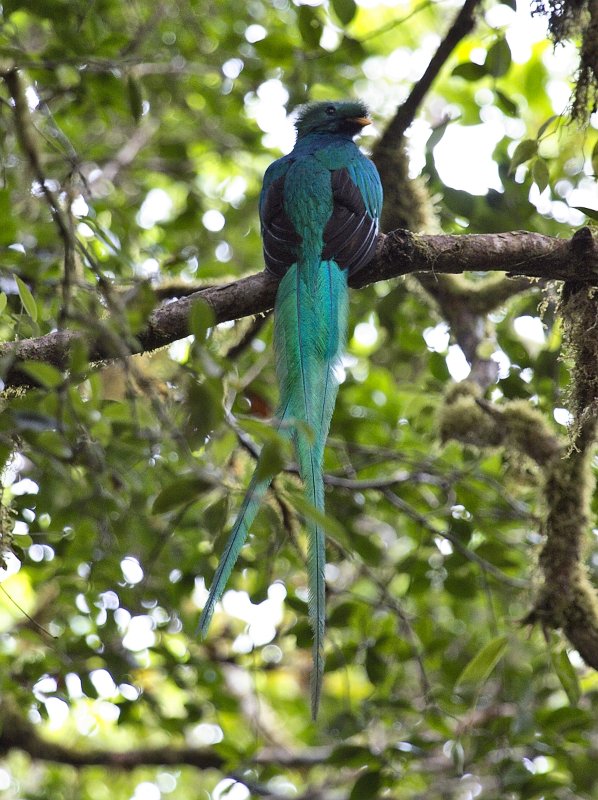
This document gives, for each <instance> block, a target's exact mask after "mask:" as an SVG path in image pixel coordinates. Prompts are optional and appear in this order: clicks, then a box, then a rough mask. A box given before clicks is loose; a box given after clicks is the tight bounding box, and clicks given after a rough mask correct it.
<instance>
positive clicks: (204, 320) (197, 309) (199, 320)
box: [189, 299, 216, 343]
mask: <svg viewBox="0 0 598 800" xmlns="http://www.w3.org/2000/svg"><path fill="white" fill-rule="evenodd" d="M215 322H216V319H215V316H214V309H213V308H212V307H211V306H209V305H208V304H207V303H206V301H205V300H200V299H197V300H194V301H193V305H192V306H191V311H190V312H189V330H190V332H191V333H192V334H193V336H195V342H196V343H199V342H204V341H205V340H206V336H207V334H208V331H209V329H210V328H213V327H214V324H215Z"/></svg>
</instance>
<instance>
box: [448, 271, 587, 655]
mask: <svg viewBox="0 0 598 800" xmlns="http://www.w3.org/2000/svg"><path fill="white" fill-rule="evenodd" d="M597 300H598V292H597V291H596V290H595V289H594V288H588V287H587V286H583V285H582V284H579V283H567V284H565V286H564V288H563V294H562V300H561V313H562V316H563V323H564V329H565V335H566V343H567V349H568V355H569V356H570V358H571V359H572V376H571V390H570V403H569V404H570V408H571V411H572V413H573V416H574V423H573V428H572V439H571V442H567V440H566V439H565V438H564V437H560V436H558V435H557V434H555V433H553V432H552V430H551V428H550V426H549V425H548V422H547V421H546V419H545V418H544V416H543V415H542V414H541V413H540V412H539V411H538V410H537V409H535V408H533V407H531V406H530V405H529V403H527V402H525V401H521V400H515V401H512V402H507V403H504V404H503V405H501V406H497V405H495V404H493V403H489V402H488V401H486V400H484V399H483V398H482V396H481V391H480V388H479V387H478V386H477V385H476V384H474V383H471V382H469V381H464V382H463V383H459V384H456V385H455V386H452V387H451V388H450V389H449V391H448V392H447V395H446V402H445V404H444V406H443V408H442V410H441V414H440V436H441V439H442V440H443V441H447V440H448V439H455V440H457V441H460V442H463V443H465V444H469V445H474V446H477V447H481V448H486V447H507V448H510V449H515V450H517V451H518V452H520V453H522V454H524V455H526V456H528V457H529V458H531V459H532V460H533V461H534V462H535V463H536V464H537V465H538V467H539V468H540V470H541V472H542V473H543V475H544V483H543V495H544V507H545V511H544V515H543V523H542V533H543V534H544V545H543V547H542V551H541V553H540V557H539V567H540V571H541V575H542V584H541V586H540V588H539V590H538V593H537V597H536V599H535V601H534V605H533V608H532V610H531V611H530V613H529V614H528V615H527V617H526V618H525V622H526V623H530V624H534V623H540V624H541V625H542V627H543V628H544V629H545V630H547V629H561V630H562V631H563V632H564V633H565V635H566V636H567V638H568V640H569V641H570V642H571V644H572V645H573V646H574V647H575V648H576V649H577V650H578V651H579V653H580V654H581V656H582V657H583V659H584V660H585V662H586V663H587V664H588V665H589V666H592V667H594V668H595V669H598V598H597V596H596V592H595V590H594V588H593V587H592V585H591V583H590V580H589V577H588V574H587V570H586V567H585V564H584V555H585V545H586V542H587V539H588V533H589V530H590V526H591V500H592V494H593V491H594V485H595V481H594V477H593V472H592V455H593V451H594V445H595V440H596V433H597V428H598V415H597V412H598V335H597V334H598V302H597Z"/></svg>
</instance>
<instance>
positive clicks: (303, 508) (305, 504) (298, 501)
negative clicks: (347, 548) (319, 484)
mask: <svg viewBox="0 0 598 800" xmlns="http://www.w3.org/2000/svg"><path fill="white" fill-rule="evenodd" d="M292 504H293V506H294V508H296V509H297V511H298V512H299V513H300V514H302V515H303V516H304V517H305V518H306V519H308V520H311V521H312V522H315V523H317V524H318V525H320V526H321V528H323V530H324V531H325V533H327V534H329V535H330V536H336V537H337V538H339V539H344V538H345V530H344V528H343V526H342V525H341V524H340V523H339V522H337V521H336V520H335V519H333V518H332V517H329V516H328V515H327V514H323V513H322V512H321V511H319V510H318V509H317V508H316V507H315V506H313V505H312V504H311V503H310V502H309V501H308V500H306V499H305V498H304V497H303V496H302V495H300V494H298V493H296V492H294V493H293V497H292Z"/></svg>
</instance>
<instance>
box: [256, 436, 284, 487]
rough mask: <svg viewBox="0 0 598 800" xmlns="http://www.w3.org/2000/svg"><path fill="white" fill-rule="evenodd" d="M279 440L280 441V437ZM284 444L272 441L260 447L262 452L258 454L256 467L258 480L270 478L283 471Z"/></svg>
mask: <svg viewBox="0 0 598 800" xmlns="http://www.w3.org/2000/svg"><path fill="white" fill-rule="evenodd" d="M279 438H280V439H282V437H279ZM284 444H285V442H284V441H276V440H274V439H272V440H270V441H268V442H266V444H265V445H264V446H263V447H262V452H261V453H260V458H259V461H258V465H257V467H256V471H257V475H258V477H259V478H260V479H263V478H272V477H274V475H278V473H279V472H280V471H281V470H282V469H284V466H285V463H286V462H285V456H284Z"/></svg>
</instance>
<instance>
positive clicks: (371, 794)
mask: <svg viewBox="0 0 598 800" xmlns="http://www.w3.org/2000/svg"><path fill="white" fill-rule="evenodd" d="M381 786H382V775H381V773H380V770H377V769H368V770H367V772H362V774H361V775H360V776H359V778H357V780H356V781H355V783H354V784H353V788H352V789H351V794H350V795H349V800H374V799H375V797H376V795H377V794H378V792H379V790H380V787H381Z"/></svg>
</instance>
